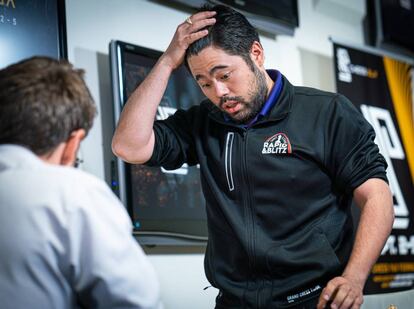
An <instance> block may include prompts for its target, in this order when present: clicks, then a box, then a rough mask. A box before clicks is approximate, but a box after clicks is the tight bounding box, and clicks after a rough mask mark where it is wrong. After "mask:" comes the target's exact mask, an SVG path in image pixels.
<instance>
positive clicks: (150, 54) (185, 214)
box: [110, 41, 207, 244]
mask: <svg viewBox="0 0 414 309" xmlns="http://www.w3.org/2000/svg"><path fill="white" fill-rule="evenodd" d="M160 56H161V52H160V51H156V50H152V49H148V48H144V47H141V46H136V45H133V44H129V43H126V42H121V41H111V43H110V60H111V75H112V86H113V87H112V88H113V101H114V115H115V123H117V122H118V119H119V116H120V113H121V111H122V108H123V106H124V104H125V103H126V101H127V99H128V97H129V96H130V95H131V93H132V92H133V91H134V90H135V88H136V87H137V86H138V85H139V84H140V83H141V82H142V81H143V80H144V78H145V77H146V76H147V75H148V73H149V72H150V70H151V69H152V67H153V66H154V64H155V63H156V61H157V60H158V58H159V57H160ZM203 99H204V96H203V94H202V92H201V90H200V88H199V86H198V85H197V83H196V82H195V81H194V79H193V77H192V76H191V75H190V73H189V72H188V71H187V69H186V68H185V67H184V66H182V67H180V68H178V69H177V70H175V71H174V72H173V74H172V76H171V78H170V80H169V82H168V86H167V89H166V91H165V93H164V95H163V97H162V100H161V103H160V105H159V107H158V110H157V114H156V119H165V118H167V117H168V116H169V115H171V114H173V113H174V112H175V111H176V110H177V109H188V108H189V107H191V106H192V105H194V104H198V103H200V102H201V101H202V100H203ZM137 121H139V119H137ZM115 170H116V171H115V174H117V176H116V177H114V178H113V179H114V180H113V181H112V188H113V190H114V191H115V192H117V193H118V195H119V197H120V199H121V201H122V202H123V203H124V204H125V205H126V206H127V208H128V211H129V214H130V216H131V219H132V221H133V225H134V234H135V235H136V236H137V238H138V240H139V241H140V242H141V243H144V244H177V243H182V244H188V243H192V242H205V241H206V240H207V226H206V214H205V201H204V197H203V195H202V192H201V184H200V175H199V167H198V166H191V167H190V166H187V165H184V166H182V167H181V168H179V169H177V170H173V171H167V170H165V169H163V168H157V167H147V166H144V165H133V164H128V163H124V162H123V161H122V160H120V159H117V164H116V168H115Z"/></svg>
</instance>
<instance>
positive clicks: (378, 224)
mask: <svg viewBox="0 0 414 309" xmlns="http://www.w3.org/2000/svg"><path fill="white" fill-rule="evenodd" d="M373 181H376V182H377V184H375V185H377V186H378V188H377V189H376V193H375V194H372V195H370V196H369V197H368V198H366V199H365V198H363V199H361V198H359V199H358V197H356V198H355V202H356V203H357V205H358V204H359V205H358V206H359V207H360V208H361V216H360V220H359V224H358V229H357V233H356V237H355V243H354V247H353V250H352V254H351V257H350V260H349V262H348V265H347V266H346V268H345V271H344V273H343V276H344V277H348V278H351V279H353V280H354V281H355V282H358V283H359V284H361V285H362V287H363V286H364V285H365V281H366V279H367V277H368V275H369V273H370V271H371V268H372V266H373V265H374V263H375V262H376V260H377V259H378V257H379V255H380V253H381V250H382V248H383V247H384V244H385V242H386V240H387V238H388V236H389V234H390V232H391V229H392V225H393V222H394V211H393V202H392V196H391V193H390V191H389V189H388V186H387V185H386V184H385V182H384V183H378V182H382V181H381V180H379V179H375V180H373Z"/></svg>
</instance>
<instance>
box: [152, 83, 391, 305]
mask: <svg viewBox="0 0 414 309" xmlns="http://www.w3.org/2000/svg"><path fill="white" fill-rule="evenodd" d="M154 132H155V136H156V138H155V140H156V142H155V148H154V152H153V155H152V157H151V159H150V160H149V161H148V162H147V163H146V164H147V165H149V166H155V165H156V166H163V167H164V168H167V169H175V168H178V167H180V166H181V165H182V164H183V163H188V164H190V165H194V164H197V163H199V164H200V172H201V180H202V187H203V192H204V195H205V199H206V205H207V210H206V211H207V217H208V230H209V239H208V245H207V251H206V256H205V262H204V265H205V271H206V275H207V278H208V280H209V281H210V283H211V284H212V285H213V286H214V287H217V288H218V289H220V294H219V296H218V297H217V308H291V307H292V308H293V307H297V306H298V305H299V304H301V303H303V302H306V301H308V300H309V299H312V298H315V297H317V296H318V295H319V294H320V293H321V291H322V289H323V287H324V286H325V284H326V283H327V281H329V280H330V279H332V278H333V277H334V276H337V275H340V274H341V273H342V271H343V269H344V267H345V265H346V263H347V261H348V258H349V255H350V252H351V249H352V242H353V237H352V234H353V226H352V219H351V215H350V204H351V200H352V192H353V190H354V189H355V188H356V187H358V186H359V185H361V184H362V183H363V182H364V181H366V180H367V179H369V178H373V177H375V178H381V179H384V180H387V179H386V173H385V169H386V162H385V160H384V158H383V157H382V156H381V155H380V154H379V152H378V147H377V145H376V144H375V143H374V137H375V133H374V131H373V129H372V127H371V126H370V125H369V124H368V122H367V121H366V120H365V119H364V118H363V116H362V115H361V113H359V112H358V111H357V110H356V108H355V107H354V106H353V105H352V104H351V103H350V102H349V101H348V100H347V99H346V98H345V97H344V96H342V95H338V94H333V93H328V92H323V91H320V90H316V89H312V88H306V87H294V86H292V85H291V84H290V83H289V82H288V80H287V79H286V78H284V77H283V89H282V92H281V94H280V96H279V98H278V101H277V103H276V105H275V106H274V107H273V109H272V110H271V111H270V113H269V114H268V115H267V116H266V117H265V118H263V119H261V120H259V121H258V122H257V123H256V124H255V125H253V126H252V127H251V128H249V129H243V128H240V127H239V126H237V125H234V124H232V123H230V122H226V121H225V120H224V118H223V113H222V112H221V111H219V110H218V109H217V108H216V107H215V106H214V105H213V104H212V103H211V102H210V101H208V100H207V101H203V102H202V103H201V104H200V105H199V106H194V107H192V108H190V109H189V110H188V111H183V110H179V111H177V112H176V113H175V114H174V115H173V116H171V117H170V118H168V119H166V120H163V121H156V122H155V124H154Z"/></svg>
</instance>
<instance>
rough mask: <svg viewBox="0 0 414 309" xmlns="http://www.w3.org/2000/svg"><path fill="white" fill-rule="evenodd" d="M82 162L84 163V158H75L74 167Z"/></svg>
mask: <svg viewBox="0 0 414 309" xmlns="http://www.w3.org/2000/svg"><path fill="white" fill-rule="evenodd" d="M82 163H83V160H82V159H79V158H76V159H75V163H74V164H73V167H75V168H77V167H79V165H80V164H82Z"/></svg>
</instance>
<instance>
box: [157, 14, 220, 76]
mask: <svg viewBox="0 0 414 309" xmlns="http://www.w3.org/2000/svg"><path fill="white" fill-rule="evenodd" d="M215 14H216V12H213V11H205V12H199V13H196V14H194V15H192V16H190V17H188V18H187V19H186V20H185V21H184V22H183V23H181V24H180V25H178V27H177V30H176V31H175V34H174V37H173V38H172V40H171V42H170V45H169V46H168V48H167V50H166V51H165V53H164V54H163V55H162V57H161V60H162V61H163V63H165V64H166V65H168V66H170V67H171V69H176V68H177V67H179V66H180V64H181V63H182V62H183V60H184V56H185V51H186V50H187V48H188V46H190V44H192V43H194V42H195V41H197V40H199V39H201V38H202V37H205V36H206V35H207V34H208V31H207V30H206V29H204V30H201V29H203V28H205V27H207V26H211V25H213V24H214V23H215V22H216V20H215V18H213V16H214V15H215Z"/></svg>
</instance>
